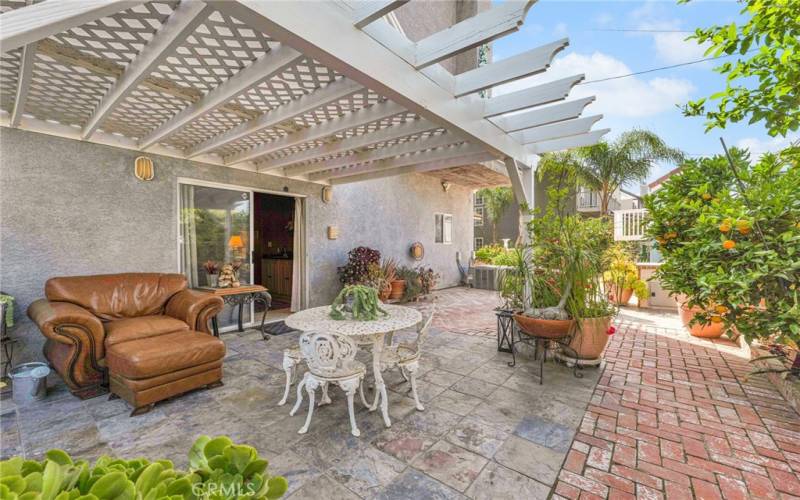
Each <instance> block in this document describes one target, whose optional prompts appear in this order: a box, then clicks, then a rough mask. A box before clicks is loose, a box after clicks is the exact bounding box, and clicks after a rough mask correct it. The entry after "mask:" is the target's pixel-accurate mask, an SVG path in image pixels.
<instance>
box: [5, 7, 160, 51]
mask: <svg viewBox="0 0 800 500" xmlns="http://www.w3.org/2000/svg"><path fill="white" fill-rule="evenodd" d="M144 1H145V0H80V1H64V0H44V1H43V2H39V3H37V4H33V5H27V6H25V7H20V8H18V9H14V10H10V11H8V12H4V13H3V15H2V16H0V53H2V54H5V53H6V52H8V51H11V50H14V49H18V48H20V47H24V46H25V45H28V44H29V43H33V42H36V41H39V40H41V39H43V38H47V37H48V36H50V35H55V34H56V33H60V32H62V31H66V30H68V29H70V28H74V27H76V26H80V25H82V24H85V23H88V22H90V21H94V20H95V19H99V18H101V17H105V16H109V15H111V14H115V13H117V12H120V11H122V10H125V9H129V8H131V7H135V6H136V5H139V4H142V3H144Z"/></svg>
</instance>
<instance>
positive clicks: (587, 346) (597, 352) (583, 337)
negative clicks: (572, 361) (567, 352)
mask: <svg viewBox="0 0 800 500" xmlns="http://www.w3.org/2000/svg"><path fill="white" fill-rule="evenodd" d="M610 326H611V316H602V317H599V318H583V319H581V320H580V321H579V325H578V328H577V331H576V332H575V336H574V337H573V338H572V342H570V344H569V346H570V347H571V348H573V349H575V353H576V354H577V355H578V359H582V360H598V361H599V360H600V356H602V355H603V351H604V350H605V348H606V345H607V344H608V337H609V333H608V332H609V327H610Z"/></svg>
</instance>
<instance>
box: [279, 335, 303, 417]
mask: <svg viewBox="0 0 800 500" xmlns="http://www.w3.org/2000/svg"><path fill="white" fill-rule="evenodd" d="M302 360H303V355H302V354H301V353H300V347H290V348H289V349H284V350H283V371H285V372H286V389H285V390H284V391H283V398H281V400H280V401H279V402H278V406H283V405H285V404H286V401H287V400H288V399H289V389H290V388H291V387H292V384H294V383H295V379H296V378H297V365H299V364H300V362H301V361H302Z"/></svg>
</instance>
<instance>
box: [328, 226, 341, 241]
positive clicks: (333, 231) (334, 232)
mask: <svg viewBox="0 0 800 500" xmlns="http://www.w3.org/2000/svg"><path fill="white" fill-rule="evenodd" d="M338 237H339V228H338V227H337V226H328V239H329V240H335V239H336V238H338Z"/></svg>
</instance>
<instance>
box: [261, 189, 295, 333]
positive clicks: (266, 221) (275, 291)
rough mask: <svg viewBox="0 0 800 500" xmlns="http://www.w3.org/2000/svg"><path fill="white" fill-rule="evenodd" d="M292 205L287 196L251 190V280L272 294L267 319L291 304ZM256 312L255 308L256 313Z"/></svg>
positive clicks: (287, 311)
mask: <svg viewBox="0 0 800 500" xmlns="http://www.w3.org/2000/svg"><path fill="white" fill-rule="evenodd" d="M295 205H296V199H295V198H293V197H290V196H280V195H275V194H269V193H259V192H255V193H253V256H252V262H253V271H254V272H253V282H254V283H256V284H258V285H262V286H264V287H266V288H267V290H269V293H270V295H272V308H271V312H270V314H269V320H275V319H277V318H279V317H281V316H282V315H284V314H288V313H289V312H290V309H291V307H292V284H293V282H294V271H293V270H294V258H295V255H294V250H295V249H294V242H295V235H294V231H295V227H294V225H295ZM257 307H258V306H257ZM260 312H261V311H259V310H258V309H256V315H257V316H258V315H259V314H260Z"/></svg>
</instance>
